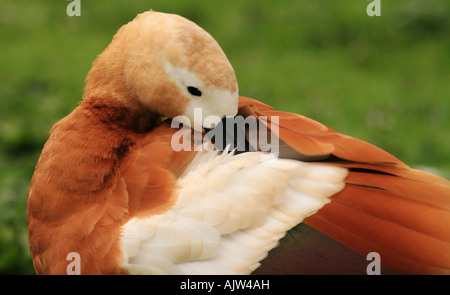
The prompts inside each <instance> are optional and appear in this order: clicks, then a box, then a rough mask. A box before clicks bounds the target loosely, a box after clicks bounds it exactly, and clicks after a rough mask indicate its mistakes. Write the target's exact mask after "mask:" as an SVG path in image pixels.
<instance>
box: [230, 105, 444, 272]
mask: <svg viewBox="0 0 450 295" xmlns="http://www.w3.org/2000/svg"><path fill="white" fill-rule="evenodd" d="M239 108H240V109H239V114H240V115H243V116H256V117H261V116H267V118H268V119H267V126H268V127H269V128H270V127H271V126H272V125H271V120H270V116H278V117H279V126H277V127H278V129H279V133H278V136H279V137H280V139H281V141H282V142H284V143H286V144H287V145H288V146H289V147H290V148H291V149H292V150H293V151H296V152H297V153H299V154H301V155H302V157H301V158H302V160H306V161H317V160H318V159H319V161H320V162H322V163H324V164H328V165H330V164H331V165H338V166H341V167H346V168H348V169H349V171H350V173H349V175H348V176H347V178H346V182H347V186H346V188H345V189H344V190H342V191H341V192H339V193H338V194H336V195H334V196H333V197H332V202H331V203H329V204H328V205H326V206H325V207H324V208H323V209H321V210H319V211H318V212H317V213H316V214H314V215H312V216H310V217H308V218H306V219H305V220H304V223H306V224H308V225H310V226H312V227H314V228H315V229H317V230H319V231H321V232H323V233H325V234H327V235H328V236H330V237H332V238H333V239H335V240H336V241H338V242H340V243H342V244H344V245H346V246H347V247H349V248H351V249H353V250H355V251H357V252H358V253H360V254H361V255H363V256H365V255H367V254H368V253H369V252H373V251H376V252H378V253H380V255H381V260H382V263H383V264H384V265H385V266H387V267H389V268H392V269H394V270H397V271H400V272H404V273H450V230H449V229H448V226H449V224H450V182H449V181H448V180H446V179H443V178H441V177H438V176H436V175H433V174H430V173H426V172H423V171H418V170H414V169H411V168H409V167H408V166H406V165H405V164H404V163H402V162H401V161H400V160H398V159H397V158H395V157H394V156H392V155H391V154H389V153H387V152H386V151H384V150H382V149H380V148H378V147H376V146H374V145H372V144H369V143H367V142H364V141H362V140H359V139H356V138H352V137H350V136H346V135H342V134H340V133H338V132H336V131H334V130H332V129H330V128H328V127H326V126H324V125H322V124H320V123H317V122H315V121H313V120H311V119H309V118H306V117H303V116H300V115H296V114H291V113H285V112H280V111H276V110H273V108H271V107H270V106H268V105H265V104H263V103H261V102H258V101H255V100H253V99H250V98H245V97H241V98H240V103H239ZM318 156H322V158H318ZM292 255H296V254H295V253H294V254H292ZM298 255H300V254H298Z"/></svg>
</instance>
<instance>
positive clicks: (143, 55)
mask: <svg viewBox="0 0 450 295" xmlns="http://www.w3.org/2000/svg"><path fill="white" fill-rule="evenodd" d="M99 89H103V90H102V91H103V92H105V91H109V92H114V93H115V94H116V96H117V98H118V99H119V100H120V101H122V102H124V103H125V104H127V105H128V106H129V107H144V108H145V109H147V110H149V111H151V112H153V113H157V114H159V115H161V116H166V117H169V118H174V117H176V116H180V115H183V116H186V117H187V118H189V121H190V122H191V126H194V124H193V122H194V109H195V108H201V109H202V115H203V118H205V117H207V116H215V117H219V118H221V117H223V116H234V115H236V112H237V105H238V97H239V95H238V85H237V80H236V76H235V73H234V70H233V67H232V66H231V64H230V62H229V61H228V59H227V57H226V56H225V53H224V52H223V51H222V49H221V48H220V46H219V44H218V43H217V42H216V41H215V40H214V39H213V38H212V37H211V35H209V34H208V33H207V32H206V31H205V30H203V29H202V28H200V27H199V26H198V25H196V24H195V23H193V22H191V21H189V20H187V19H185V18H183V17H181V16H178V15H174V14H165V13H159V12H154V11H149V12H145V13H142V14H140V15H138V16H137V17H136V18H135V19H134V20H133V21H131V22H130V23H128V24H127V25H124V26H123V27H122V28H121V29H120V30H119V31H118V32H117V34H116V35H115V36H114V39H113V41H112V42H111V44H110V45H109V46H108V48H107V49H106V50H105V51H104V52H103V53H102V54H101V55H100V56H99V58H98V59H97V60H96V61H95V62H94V65H93V68H92V70H91V72H90V73H89V75H88V78H87V82H86V88H85V95H84V96H85V97H86V96H88V95H93V94H95V93H98V92H99ZM197 119H198V118H196V120H197ZM202 122H203V119H202ZM216 123H218V122H211V120H209V122H208V123H207V124H206V125H205V124H203V127H206V128H210V127H212V125H214V124H216Z"/></svg>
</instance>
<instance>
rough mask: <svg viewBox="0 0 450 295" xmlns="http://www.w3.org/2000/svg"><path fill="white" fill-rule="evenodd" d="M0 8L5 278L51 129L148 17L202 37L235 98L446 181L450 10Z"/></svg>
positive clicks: (448, 4)
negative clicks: (156, 14) (236, 91)
mask: <svg viewBox="0 0 450 295" xmlns="http://www.w3.org/2000/svg"><path fill="white" fill-rule="evenodd" d="M69 3H70V1H66V0H57V1H55V0H53V1H25V0H14V1H13V0H10V1H6V0H2V1H0V42H1V44H0V273H5V274H8V273H10V274H33V273H34V269H33V266H32V263H31V259H30V255H29V251H28V244H27V239H28V237H27V229H26V196H27V191H28V185H29V182H30V179H31V176H32V174H33V170H34V166H35V164H36V162H37V160H38V157H39V154H40V151H41V149H42V146H43V144H44V142H45V141H46V139H47V137H48V131H49V129H50V128H51V126H52V125H53V124H54V123H55V122H56V121H58V120H59V119H60V118H62V117H63V116H65V115H66V114H68V113H69V112H70V111H71V110H72V109H73V108H75V107H76V105H77V102H78V101H79V100H80V98H81V94H82V89H83V82H84V78H85V76H86V74H87V72H88V71H89V69H90V66H91V63H92V61H93V60H94V59H95V58H96V56H97V55H98V54H99V53H100V52H102V50H103V49H104V48H105V47H106V46H107V45H108V43H109V42H110V40H111V38H112V36H113V34H114V33H115V32H116V31H117V29H119V27H120V26H121V25H123V24H125V23H127V22H128V21H130V20H132V19H133V18H134V17H135V16H136V14H138V13H140V12H143V11H146V10H148V9H154V10H157V11H162V12H171V13H177V14H180V15H183V16H185V17H187V18H189V19H191V20H193V21H195V22H196V23H198V24H199V25H200V26H202V27H203V28H205V29H206V30H207V31H208V32H210V33H211V34H212V35H213V36H214V37H215V38H216V40H217V41H218V42H219V43H220V44H221V45H222V48H223V49H224V51H225V52H226V54H227V55H228V57H229V59H230V61H231V63H232V64H233V66H234V68H235V70H236V74H237V77H238V81H239V87H240V93H241V95H245V96H249V97H253V98H257V99H259V100H261V101H264V102H266V103H269V104H271V105H272V106H274V107H276V108H278V109H280V110H285V111H291V112H296V113H300V114H303V115H306V116H308V117H311V118H313V119H315V120H318V121H320V122H322V123H324V124H326V125H328V126H330V127H331V128H333V129H335V130H337V131H339V132H342V133H345V134H347V135H351V136H354V137H358V138H361V139H363V140H366V141H369V142H371V143H374V144H376V145H378V146H380V147H382V148H384V149H385V150H387V151H389V152H391V153H392V154H394V155H395V156H397V157H398V158H400V159H401V160H403V161H404V162H406V163H407V164H409V165H411V166H413V167H419V168H423V169H430V170H432V171H434V172H435V173H438V174H440V175H442V176H444V177H446V178H449V176H450V119H449V117H450V116H449V115H450V109H449V108H450V86H449V84H450V1H448V0H403V1H402V0H396V1H392V0H381V16H374V17H369V16H368V15H367V14H366V7H367V5H368V4H369V3H370V1H367V0H341V1H331V0H329V1H324V0H318V1H312V0H309V1H308V0H304V1H269V0H254V1H242V0H241V1H232V0H231V1H220V2H219V1H192V0H184V1H176V2H175V1H168V0H158V1H150V0H149V1H144V0H109V1H99V0H89V1H88V0H81V16H74V17H69V16H68V15H67V14H66V7H67V5H68V4H69Z"/></svg>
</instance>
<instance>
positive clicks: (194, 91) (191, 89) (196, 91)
mask: <svg viewBox="0 0 450 295" xmlns="http://www.w3.org/2000/svg"><path fill="white" fill-rule="evenodd" d="M187 90H188V91H189V93H190V94H192V95H194V96H202V92H201V91H200V90H199V89H198V88H197V87H194V86H188V88H187Z"/></svg>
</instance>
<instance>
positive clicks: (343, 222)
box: [27, 11, 450, 274]
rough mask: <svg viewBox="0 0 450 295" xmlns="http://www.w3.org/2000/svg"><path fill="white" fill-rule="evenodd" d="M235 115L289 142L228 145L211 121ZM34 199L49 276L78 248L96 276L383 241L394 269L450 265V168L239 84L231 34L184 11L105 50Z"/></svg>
mask: <svg viewBox="0 0 450 295" xmlns="http://www.w3.org/2000/svg"><path fill="white" fill-rule="evenodd" d="M198 109H199V110H201V115H202V116H203V117H202V118H203V119H204V118H206V117H209V118H210V119H209V120H202V121H201V123H200V126H198V124H196V118H195V116H196V110H198ZM235 116H242V117H243V118H250V117H253V118H256V119H258V122H260V123H261V124H260V125H259V126H260V127H258V128H260V129H264V128H267V130H268V132H269V131H270V132H271V134H272V136H271V138H272V139H273V140H275V139H278V143H279V149H278V153H271V152H268V151H263V150H261V149H258V147H256V148H254V149H247V150H245V151H243V152H237V150H236V148H235V147H233V146H229V145H227V146H226V147H224V146H225V145H226V142H225V143H224V144H223V145H224V146H222V148H221V149H219V148H214V146H213V145H214V140H212V138H211V140H208V137H207V136H205V135H204V134H205V133H206V132H208V131H209V130H212V131H214V130H217V129H213V128H214V127H216V128H217V126H219V125H220V124H221V122H222V121H221V118H234V117H235ZM176 118H185V119H186V120H185V123H186V124H184V125H187V126H188V127H189V126H190V127H191V128H186V126H181V124H178V125H176V127H175V128H174V126H173V122H174V120H176ZM196 126H197V127H196ZM180 127H183V128H180ZM263 127H264V128H263ZM245 129H248V128H247V127H245ZM212 131H209V132H212ZM179 132H182V133H183V132H184V133H183V135H186V136H185V137H180V138H181V139H183V138H190V140H191V141H190V142H189V146H192V147H193V148H192V149H181V150H180V149H176V148H174V145H173V142H174V141H173V139H174V136H176V135H179ZM246 132H247V139H248V136H249V131H248V130H246ZM195 134H197V135H198V134H201V136H200V139H201V142H202V145H200V148H198V147H199V145H198V144H197V145H196V143H195V140H194V139H193V138H195V136H191V135H195ZM208 147H209V148H208ZM27 202H28V204H27V205H28V210H27V219H28V227H29V241H30V250H31V255H32V258H33V262H34V267H35V269H36V272H37V273H38V274H66V273H67V272H68V264H69V262H70V260H68V257H72V256H69V254H71V253H76V256H73V257H75V258H77V259H78V263H79V265H78V268H79V273H81V274H250V273H256V274H275V273H276V274H281V273H287V274H307V273H366V271H367V269H366V266H367V265H368V264H369V262H370V261H368V260H367V259H366V258H367V257H369V256H368V254H370V253H375V254H376V255H378V256H379V258H380V259H381V260H380V261H381V265H382V267H383V269H382V273H412V274H421V273H424V274H443V273H447V274H448V273H450V229H449V226H450V184H449V181H447V180H446V179H443V178H441V177H438V176H435V175H432V174H430V173H427V172H422V171H418V170H414V169H411V168H410V167H408V166H407V165H405V164H404V163H402V162H401V161H399V160H398V159H397V158H395V157H394V156H392V155H391V154H389V153H387V152H385V151H383V150H382V149H380V148H378V147H375V146H373V145H371V144H369V143H367V142H364V141H361V140H358V139H356V138H353V137H350V136H346V135H343V134H340V133H338V132H336V131H334V130H332V129H330V128H328V127H326V126H324V125H322V124H320V123H318V122H316V121H314V120H312V119H309V118H306V117H303V116H301V115H297V114H292V113H287V112H281V111H276V110H274V109H273V108H271V107H270V106H268V105H266V104H263V103H261V102H259V101H256V100H253V99H250V98H247V97H242V96H239V91H238V83H237V79H236V76H235V72H234V70H233V67H232V66H231V64H230V62H229V61H228V59H227V57H226V55H225V54H224V52H223V51H222V49H221V47H220V46H219V45H218V43H217V42H216V41H215V40H214V39H213V38H212V37H211V36H210V35H209V34H208V33H207V32H205V31H204V30H203V29H202V28H200V27H199V26H197V25H196V24H194V23H193V22H191V21H189V20H187V19H185V18H183V17H181V16H178V15H173V14H164V13H159V12H154V11H149V12H145V13H142V14H140V15H138V16H137V17H136V18H135V19H134V20H133V21H131V22H130V23H128V24H126V25H124V26H123V27H122V28H120V30H119V31H118V32H117V34H116V35H115V36H114V38H113V40H112V42H111V44H110V45H109V46H108V47H107V48H106V49H105V50H104V52H103V53H101V55H99V56H98V58H97V59H96V60H95V61H94V63H93V65H92V69H91V70H90V72H89V73H88V75H87V78H86V85H85V89H84V94H83V98H82V101H81V102H80V104H79V105H78V107H76V108H75V110H74V111H73V112H72V113H71V114H69V115H68V116H66V117H65V118H63V119H62V120H60V121H59V122H57V123H56V124H55V125H54V127H53V128H52V129H51V135H50V137H49V139H48V141H47V143H46V144H45V146H44V148H43V151H42V154H41V156H40V159H39V161H38V163H37V165H36V170H35V172H34V175H33V178H32V181H31V184H30V188H29V194H28V201H27Z"/></svg>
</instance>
